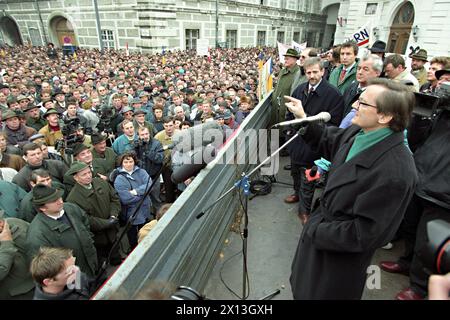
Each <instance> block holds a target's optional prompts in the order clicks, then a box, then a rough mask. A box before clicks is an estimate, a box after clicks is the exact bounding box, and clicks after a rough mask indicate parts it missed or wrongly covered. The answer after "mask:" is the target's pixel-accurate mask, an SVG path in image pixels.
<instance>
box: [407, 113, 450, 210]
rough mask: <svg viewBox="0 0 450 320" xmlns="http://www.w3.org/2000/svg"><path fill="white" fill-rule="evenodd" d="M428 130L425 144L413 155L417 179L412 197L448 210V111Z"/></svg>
mask: <svg viewBox="0 0 450 320" xmlns="http://www.w3.org/2000/svg"><path fill="white" fill-rule="evenodd" d="M429 128H432V130H431V131H428V132H426V134H425V138H426V140H425V141H424V142H423V143H421V144H419V147H418V148H417V150H416V151H415V152H414V161H415V163H416V167H417V172H418V175H419V183H418V185H417V189H416V194H417V195H418V196H419V197H421V198H423V199H426V200H428V201H430V202H432V203H434V204H436V205H438V206H440V207H442V208H445V209H447V210H450V170H449V168H450V156H449V155H450V144H449V143H448V141H449V139H450V111H443V112H441V113H440V114H439V115H438V117H437V118H436V120H435V121H434V122H433V123H429ZM415 130H417V129H416V128H415V127H414V128H411V131H415Z"/></svg>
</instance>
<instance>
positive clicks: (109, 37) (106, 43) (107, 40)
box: [102, 30, 116, 49]
mask: <svg viewBox="0 0 450 320" xmlns="http://www.w3.org/2000/svg"><path fill="white" fill-rule="evenodd" d="M102 41H103V47H104V48H105V49H115V48H116V45H115V43H114V33H113V31H112V30H102Z"/></svg>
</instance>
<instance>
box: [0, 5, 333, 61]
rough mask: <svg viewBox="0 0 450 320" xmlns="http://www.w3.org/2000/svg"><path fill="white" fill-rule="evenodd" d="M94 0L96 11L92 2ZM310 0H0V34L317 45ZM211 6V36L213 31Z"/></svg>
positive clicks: (178, 44) (106, 41)
mask: <svg viewBox="0 0 450 320" xmlns="http://www.w3.org/2000/svg"><path fill="white" fill-rule="evenodd" d="M95 2H97V7H98V17H99V19H98V20H97V19H96V13H95V10H94V8H95V7H94V3H95ZM321 2H322V1H316V0H242V1H234V0H227V1H224V0H221V1H219V0H218V1H216V0H185V1H176V0H64V1H63V0H55V1H38V0H31V1H23V0H21V1H17V0H0V41H1V42H4V43H7V44H9V45H14V44H23V43H31V44H32V45H36V46H39V45H43V44H45V43H47V42H53V43H54V44H55V45H56V46H59V47H61V46H62V45H63V44H71V45H75V46H80V47H90V48H99V41H100V40H99V36H98V34H99V33H98V32H97V30H98V29H97V27H98V26H97V21H99V23H100V26H101V36H102V41H103V45H104V47H107V48H109V47H112V48H115V49H124V48H126V47H127V46H128V48H129V49H130V50H137V51H141V52H161V50H162V49H166V50H169V49H182V50H184V49H190V48H195V47H196V42H197V39H208V41H209V45H210V46H212V47H214V46H215V45H216V41H217V42H218V44H219V45H220V46H227V47H247V46H258V45H261V46H263V45H265V46H276V43H277V41H280V42H283V43H290V42H291V41H292V40H294V41H296V42H304V41H308V45H310V46H320V45H321V43H322V42H323V37H324V26H325V21H326V16H325V15H323V14H322V13H321ZM216 6H217V12H218V36H217V38H216Z"/></svg>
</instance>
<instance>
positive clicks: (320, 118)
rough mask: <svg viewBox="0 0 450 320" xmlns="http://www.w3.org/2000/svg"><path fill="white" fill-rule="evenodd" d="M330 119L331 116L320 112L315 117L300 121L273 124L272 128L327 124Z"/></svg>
mask: <svg viewBox="0 0 450 320" xmlns="http://www.w3.org/2000/svg"><path fill="white" fill-rule="evenodd" d="M330 119H331V115H330V114H329V113H328V112H321V113H319V114H316V115H315V116H311V117H306V118H302V119H294V120H290V121H284V122H280V123H277V124H274V125H273V126H272V128H279V127H284V126H290V125H293V124H308V123H313V122H328V121H330Z"/></svg>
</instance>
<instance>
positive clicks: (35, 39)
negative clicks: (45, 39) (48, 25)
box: [28, 28, 42, 47]
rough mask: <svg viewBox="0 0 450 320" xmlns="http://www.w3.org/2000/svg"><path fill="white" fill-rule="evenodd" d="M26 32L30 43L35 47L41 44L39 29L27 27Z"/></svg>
mask: <svg viewBox="0 0 450 320" xmlns="http://www.w3.org/2000/svg"><path fill="white" fill-rule="evenodd" d="M28 33H29V34H30V40H31V44H32V45H33V46H35V47H38V46H42V38H41V33H40V32H39V29H37V28H28Z"/></svg>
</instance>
